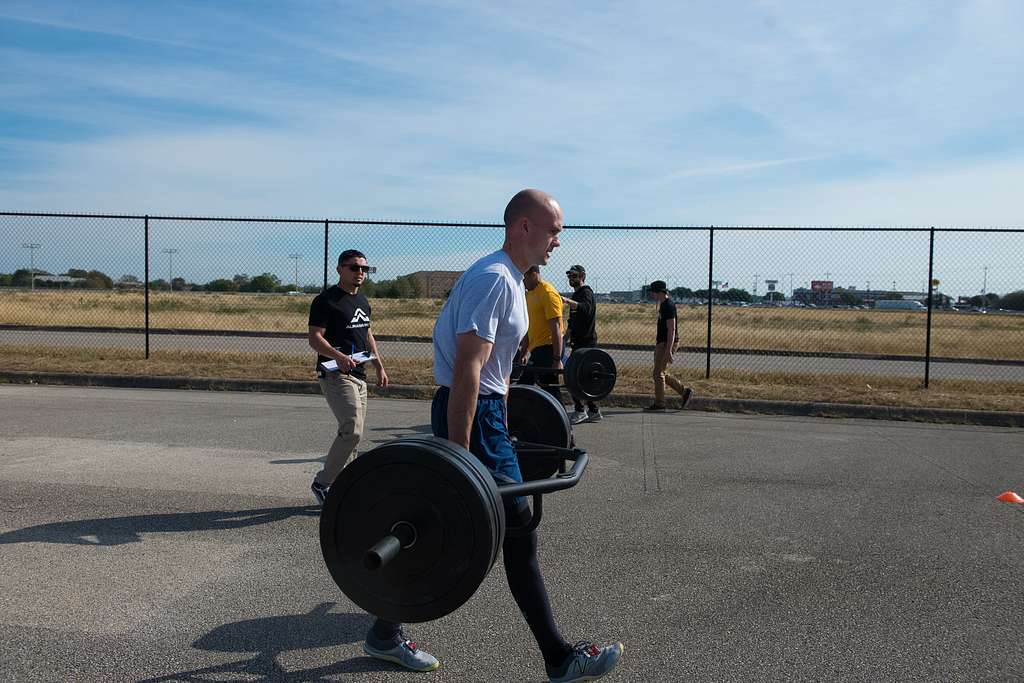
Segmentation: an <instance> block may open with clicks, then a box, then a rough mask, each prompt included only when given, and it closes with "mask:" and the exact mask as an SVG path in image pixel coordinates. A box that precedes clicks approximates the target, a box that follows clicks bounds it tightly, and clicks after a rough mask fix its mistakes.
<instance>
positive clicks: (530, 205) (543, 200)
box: [505, 189, 561, 228]
mask: <svg viewBox="0 0 1024 683" xmlns="http://www.w3.org/2000/svg"><path fill="white" fill-rule="evenodd" d="M552 213H561V208H560V207H559V206H558V202H557V201H555V198H554V197H552V196H551V195H549V194H548V193H547V192H544V191H543V190H534V189H526V190H520V191H519V192H516V194H515V196H514V197H512V199H510V200H509V202H508V206H506V207H505V227H506V228H511V227H512V226H513V225H515V223H516V221H519V220H522V219H523V218H528V219H530V220H531V221H534V222H540V221H543V220H544V219H545V218H547V217H548V216H550V215H551V214H552Z"/></svg>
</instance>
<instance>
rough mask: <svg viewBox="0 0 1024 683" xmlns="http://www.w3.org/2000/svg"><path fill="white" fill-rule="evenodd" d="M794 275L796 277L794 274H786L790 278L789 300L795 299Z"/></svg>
mask: <svg viewBox="0 0 1024 683" xmlns="http://www.w3.org/2000/svg"><path fill="white" fill-rule="evenodd" d="M793 275H794V274H793V273H786V276H787V277H788V278H789V298H790V299H792V298H793Z"/></svg>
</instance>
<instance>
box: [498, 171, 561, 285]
mask: <svg viewBox="0 0 1024 683" xmlns="http://www.w3.org/2000/svg"><path fill="white" fill-rule="evenodd" d="M560 232H562V207H560V206H559V205H558V202H557V201H555V198H554V197H552V196H551V195H549V194H548V193H547V192H542V191H540V190H520V191H519V192H517V193H516V195H515V196H514V197H512V199H511V200H510V201H509V203H508V206H506V207H505V244H504V245H503V246H502V249H504V250H505V251H506V252H508V254H509V256H510V257H511V258H512V261H513V262H514V263H515V264H516V266H518V267H519V272H521V273H522V272H526V269H527V268H529V267H530V266H536V265H545V264H547V262H548V259H550V258H551V252H552V251H554V250H555V248H556V247H558V244H559V242H558V233H560Z"/></svg>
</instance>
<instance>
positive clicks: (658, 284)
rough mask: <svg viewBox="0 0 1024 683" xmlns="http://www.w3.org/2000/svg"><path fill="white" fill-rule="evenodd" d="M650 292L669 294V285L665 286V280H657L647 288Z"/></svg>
mask: <svg viewBox="0 0 1024 683" xmlns="http://www.w3.org/2000/svg"><path fill="white" fill-rule="evenodd" d="M647 291H649V292H667V291H668V285H666V284H665V281H664V280H655V281H654V282H652V283H651V284H649V285H648V286H647Z"/></svg>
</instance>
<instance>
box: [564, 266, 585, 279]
mask: <svg viewBox="0 0 1024 683" xmlns="http://www.w3.org/2000/svg"><path fill="white" fill-rule="evenodd" d="M573 273H575V274H576V275H579V276H580V277H586V276H587V271H586V269H585V268H584V267H583V266H581V265H575V266H572V267H571V268H569V270H567V271H565V274H566V275H572V274H573Z"/></svg>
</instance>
